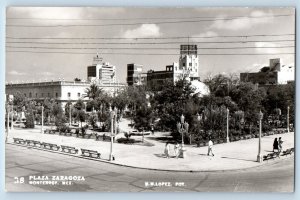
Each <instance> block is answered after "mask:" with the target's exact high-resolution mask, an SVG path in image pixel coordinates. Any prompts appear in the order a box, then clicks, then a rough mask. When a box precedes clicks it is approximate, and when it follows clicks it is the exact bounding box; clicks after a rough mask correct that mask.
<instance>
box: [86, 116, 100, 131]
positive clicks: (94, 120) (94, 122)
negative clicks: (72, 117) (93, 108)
mask: <svg viewBox="0 0 300 200" xmlns="http://www.w3.org/2000/svg"><path fill="white" fill-rule="evenodd" d="M88 120H89V123H90V124H91V126H92V127H93V129H94V128H95V127H96V125H97V121H98V116H97V113H92V114H91V115H90V116H89V119H88Z"/></svg>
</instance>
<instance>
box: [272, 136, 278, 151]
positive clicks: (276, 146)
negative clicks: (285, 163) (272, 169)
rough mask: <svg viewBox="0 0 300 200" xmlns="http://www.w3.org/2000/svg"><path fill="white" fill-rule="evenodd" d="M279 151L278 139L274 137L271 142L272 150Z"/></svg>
mask: <svg viewBox="0 0 300 200" xmlns="http://www.w3.org/2000/svg"><path fill="white" fill-rule="evenodd" d="M275 150H276V152H279V148H278V140H277V138H275V139H274V142H273V152H275Z"/></svg>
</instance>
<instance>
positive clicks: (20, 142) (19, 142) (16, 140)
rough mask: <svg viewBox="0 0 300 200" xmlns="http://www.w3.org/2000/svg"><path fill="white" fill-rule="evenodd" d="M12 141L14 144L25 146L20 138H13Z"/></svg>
mask: <svg viewBox="0 0 300 200" xmlns="http://www.w3.org/2000/svg"><path fill="white" fill-rule="evenodd" d="M13 139H14V143H16V144H26V140H24V139H22V138H13Z"/></svg>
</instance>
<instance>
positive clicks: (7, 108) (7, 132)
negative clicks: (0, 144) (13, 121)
mask: <svg viewBox="0 0 300 200" xmlns="http://www.w3.org/2000/svg"><path fill="white" fill-rule="evenodd" d="M6 112H7V128H6V137H5V142H7V138H8V134H9V104H8V103H7V106H6Z"/></svg>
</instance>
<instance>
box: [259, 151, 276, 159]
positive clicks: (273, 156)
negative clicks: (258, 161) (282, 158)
mask: <svg viewBox="0 0 300 200" xmlns="http://www.w3.org/2000/svg"><path fill="white" fill-rule="evenodd" d="M279 153H280V152H274V153H269V154H267V155H265V156H263V160H269V159H274V158H277V157H279Z"/></svg>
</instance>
